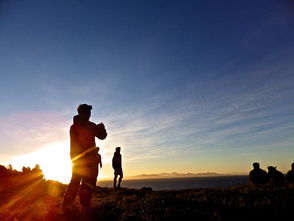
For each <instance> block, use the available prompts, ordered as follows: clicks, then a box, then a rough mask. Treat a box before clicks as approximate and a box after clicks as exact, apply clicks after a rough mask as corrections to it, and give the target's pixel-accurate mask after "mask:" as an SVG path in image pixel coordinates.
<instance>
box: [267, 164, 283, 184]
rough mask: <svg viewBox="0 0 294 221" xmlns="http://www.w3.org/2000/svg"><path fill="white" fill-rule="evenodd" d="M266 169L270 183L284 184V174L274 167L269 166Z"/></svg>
mask: <svg viewBox="0 0 294 221" xmlns="http://www.w3.org/2000/svg"><path fill="white" fill-rule="evenodd" d="M267 169H268V176H269V178H270V181H271V183H272V184H275V185H283V184H285V176H284V174H282V173H281V172H280V171H278V170H277V169H276V167H273V166H269V167H268V168H267Z"/></svg>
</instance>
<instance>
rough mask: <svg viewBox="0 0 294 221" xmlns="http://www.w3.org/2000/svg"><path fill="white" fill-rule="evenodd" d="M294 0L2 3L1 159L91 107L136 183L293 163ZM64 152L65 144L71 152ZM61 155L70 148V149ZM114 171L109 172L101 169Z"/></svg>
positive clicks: (61, 135)
mask: <svg viewBox="0 0 294 221" xmlns="http://www.w3.org/2000/svg"><path fill="white" fill-rule="evenodd" d="M293 9H294V4H293V2H291V1H273V0H261V1H258V2H256V1H229V0H225V1H204V0H203V1H200V0H199V1H197V0H194V1H192V0H186V1H163V0H160V1H155V0H154V1H147V0H146V1H145V0H141V1H129V0H126V1H122V0H120V1H73V0H71V1H52V0H51V1H32V0H28V1H5V0H3V1H0V49H1V50H0V67H1V69H0V75H1V81H0V90H1V93H0V99H1V106H0V114H1V117H0V124H1V127H0V140H1V143H0V161H1V162H3V163H5V162H7V161H8V160H9V159H10V158H11V157H12V156H21V155H23V154H27V153H30V152H33V151H36V150H38V149H39V148H41V147H42V146H44V145H46V144H50V143H53V142H59V141H60V142H65V144H66V142H68V143H69V141H68V128H69V126H70V124H71V121H72V116H73V115H74V114H75V113H76V106H77V105H78V104H80V103H89V104H92V105H93V113H92V120H93V121H95V122H97V123H98V122H100V121H103V122H104V123H105V125H106V128H107V129H108V131H109V137H108V139H107V140H105V141H102V142H98V144H99V145H100V146H101V148H103V149H104V151H105V153H104V154H105V158H111V156H112V153H113V149H114V147H115V146H122V147H123V157H124V164H125V168H127V169H128V170H129V171H130V172H129V174H130V175H132V174H138V173H153V172H172V171H179V172H189V171H190V172H206V171H216V172H223V173H236V172H237V173H246V172H247V171H248V170H249V169H250V168H251V164H252V162H253V161H259V162H261V164H262V166H263V167H266V166H269V165H275V166H277V167H278V169H281V170H282V171H283V172H286V171H287V170H288V168H290V163H292V161H293V155H294V148H293V143H294V142H293V141H294V138H293V132H294V126H293V125H294V124H293V123H294V104H293V98H294V86H293V83H294V73H293V72H294V71H293V70H294V69H293V67H294V65H293V59H294V53H293V51H294V44H293V43H294V16H293ZM65 146H66V145H65ZM65 148H69V147H68V146H66V147H65ZM105 171H107V172H106V173H105V174H108V173H109V174H110V173H111V168H109V169H107V168H106V169H105Z"/></svg>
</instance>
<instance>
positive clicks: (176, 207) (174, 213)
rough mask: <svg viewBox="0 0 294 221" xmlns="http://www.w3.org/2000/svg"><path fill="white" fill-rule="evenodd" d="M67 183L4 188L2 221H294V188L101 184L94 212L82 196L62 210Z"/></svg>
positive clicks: (0, 195) (0, 210) (0, 208)
mask: <svg viewBox="0 0 294 221" xmlns="http://www.w3.org/2000/svg"><path fill="white" fill-rule="evenodd" d="M65 188H66V186H65V185H62V184H59V183H56V182H50V181H43V180H39V181H37V182H35V183H33V184H32V183H29V184H24V185H21V186H18V187H15V188H12V189H9V190H4V189H2V190H1V191H0V221H7V220H13V221H18V220H25V221H31V220H40V221H41V220H43V221H45V220H48V221H49V220H50V221H51V220H52V221H57V220H60V221H62V220H101V221H103V220H146V221H147V220H148V221H151V220H152V221H156V220H180V221H184V220H294V218H293V217H294V187H290V186H288V187H286V186H285V187H272V186H266V187H253V186H249V185H242V186H233V187H228V188H219V189H216V188H214V189H193V190H182V191H152V190H150V189H149V188H143V189H141V190H135V189H120V190H113V189H110V188H99V187H98V188H97V189H96V191H95V193H94V197H93V200H92V208H93V209H92V211H91V212H90V213H84V212H83V211H81V208H80V206H79V202H78V199H77V200H76V202H75V203H74V205H73V206H72V207H71V208H69V209H68V211H65V212H64V213H63V212H62V211H60V209H59V204H60V202H61V200H62V195H63V193H64V190H65Z"/></svg>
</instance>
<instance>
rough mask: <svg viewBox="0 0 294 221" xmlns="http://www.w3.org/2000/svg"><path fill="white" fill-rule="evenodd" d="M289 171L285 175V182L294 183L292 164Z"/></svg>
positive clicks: (293, 166) (293, 165)
mask: <svg viewBox="0 0 294 221" xmlns="http://www.w3.org/2000/svg"><path fill="white" fill-rule="evenodd" d="M291 167H292V168H291V170H289V171H288V173H287V182H288V183H294V163H292V164H291Z"/></svg>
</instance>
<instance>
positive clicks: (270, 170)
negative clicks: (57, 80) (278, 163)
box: [267, 166, 276, 172]
mask: <svg viewBox="0 0 294 221" xmlns="http://www.w3.org/2000/svg"><path fill="white" fill-rule="evenodd" d="M267 170H268V172H274V171H276V167H273V166H269V167H267Z"/></svg>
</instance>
